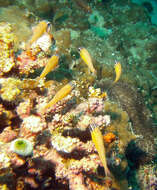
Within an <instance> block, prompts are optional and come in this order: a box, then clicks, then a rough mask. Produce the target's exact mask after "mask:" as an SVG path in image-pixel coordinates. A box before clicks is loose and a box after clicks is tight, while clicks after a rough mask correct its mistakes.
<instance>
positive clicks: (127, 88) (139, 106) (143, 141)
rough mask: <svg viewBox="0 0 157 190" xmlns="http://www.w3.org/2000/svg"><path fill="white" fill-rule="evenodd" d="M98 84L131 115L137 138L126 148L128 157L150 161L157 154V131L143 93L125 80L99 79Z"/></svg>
mask: <svg viewBox="0 0 157 190" xmlns="http://www.w3.org/2000/svg"><path fill="white" fill-rule="evenodd" d="M96 85H97V86H98V87H100V88H101V89H102V90H104V91H105V90H108V96H109V99H111V100H112V101H114V102H117V103H119V105H120V107H122V109H123V110H124V111H126V112H127V114H128V116H129V119H130V122H131V128H132V129H131V131H132V133H133V134H134V135H136V140H135V141H134V142H130V144H129V145H128V147H127V149H126V151H127V153H126V154H127V155H128V159H131V160H132V159H133V158H135V160H132V161H135V162H136V164H137V163H141V164H143V163H146V162H150V161H151V160H152V159H153V158H154V156H155V154H156V147H155V146H156V145H155V143H154V139H155V137H156V136H157V131H155V129H154V128H153V127H152V121H151V114H150V112H149V111H148V109H147V108H146V106H145V104H144V100H143V97H142V95H141V94H140V93H139V92H138V91H137V89H136V88H135V87H133V86H132V85H130V84H127V83H125V82H118V83H117V84H114V85H111V81H109V80H101V81H97V82H96ZM109 86H110V88H109V89H108V87H109ZM132 155H134V156H135V157H134V156H132ZM136 164H135V165H136Z"/></svg>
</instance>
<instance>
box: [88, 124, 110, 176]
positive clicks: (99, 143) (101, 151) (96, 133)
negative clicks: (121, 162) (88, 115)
mask: <svg viewBox="0 0 157 190" xmlns="http://www.w3.org/2000/svg"><path fill="white" fill-rule="evenodd" d="M90 132H91V137H92V141H93V143H94V144H95V148H96V150H97V151H98V155H99V157H100V160H101V162H102V164H103V166H104V170H105V174H106V176H110V171H109V169H108V167H107V160H106V151H105V146H104V141H103V136H102V134H101V131H100V129H99V127H98V126H96V124H94V123H93V124H91V125H90Z"/></svg>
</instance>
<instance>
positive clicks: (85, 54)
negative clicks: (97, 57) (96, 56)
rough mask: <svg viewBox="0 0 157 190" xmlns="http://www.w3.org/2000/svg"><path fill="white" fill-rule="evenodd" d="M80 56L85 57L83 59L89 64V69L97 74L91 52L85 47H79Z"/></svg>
mask: <svg viewBox="0 0 157 190" xmlns="http://www.w3.org/2000/svg"><path fill="white" fill-rule="evenodd" d="M79 52H80V57H81V58H82V59H83V61H84V62H85V63H86V64H87V66H88V68H89V70H90V71H91V72H92V73H93V74H94V75H96V70H95V68H94V66H93V63H92V59H91V56H90V54H89V52H88V51H87V50H86V49H85V48H79Z"/></svg>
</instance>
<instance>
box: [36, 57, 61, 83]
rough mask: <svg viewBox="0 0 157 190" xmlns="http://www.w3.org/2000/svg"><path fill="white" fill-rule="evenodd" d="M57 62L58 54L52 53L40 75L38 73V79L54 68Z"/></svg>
mask: <svg viewBox="0 0 157 190" xmlns="http://www.w3.org/2000/svg"><path fill="white" fill-rule="evenodd" d="M58 62H59V56H58V55H53V56H52V57H51V58H50V59H49V61H48V63H47V64H46V66H45V68H44V70H43V71H42V73H41V75H40V77H39V78H40V79H41V78H44V77H45V76H46V75H47V74H48V73H49V72H50V71H52V70H54V69H55V68H56V67H57V66H58Z"/></svg>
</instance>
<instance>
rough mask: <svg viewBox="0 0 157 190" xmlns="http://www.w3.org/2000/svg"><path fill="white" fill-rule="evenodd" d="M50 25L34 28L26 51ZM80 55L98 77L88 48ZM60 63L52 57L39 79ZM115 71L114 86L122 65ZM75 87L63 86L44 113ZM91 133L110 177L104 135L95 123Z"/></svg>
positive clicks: (116, 65)
mask: <svg viewBox="0 0 157 190" xmlns="http://www.w3.org/2000/svg"><path fill="white" fill-rule="evenodd" d="M48 24H49V23H48V22H46V21H41V22H40V23H39V24H38V25H37V26H36V27H35V28H34V30H33V36H32V38H31V39H30V40H29V42H28V44H27V45H26V49H29V48H31V45H32V44H33V43H34V42H35V41H36V40H37V39H38V38H40V37H41V36H42V35H43V34H44V33H45V32H46V31H47V29H48ZM79 53H80V57H81V59H82V60H83V61H84V63H85V64H86V65H87V66H88V68H89V70H90V72H91V73H93V74H94V75H96V74H97V71H96V69H95V68H94V66H93V62H92V58H91V56H90V54H89V52H88V50H87V49H86V48H84V47H82V48H79ZM58 63H59V55H52V57H51V58H50V59H49V61H48V63H47V64H46V66H45V68H44V70H43V71H42V73H41V75H40V77H39V79H43V78H44V77H46V75H47V74H48V73H49V72H51V71H53V70H54V69H55V68H56V67H57V66H58ZM114 69H115V74H116V77H115V80H114V81H113V84H115V83H116V82H117V81H119V79H120V76H121V73H122V67H121V63H120V62H116V63H115V66H114ZM74 87H75V83H74V81H71V82H69V83H67V84H66V85H65V86H63V87H62V88H61V89H60V90H59V91H58V92H57V93H56V94H55V96H54V97H53V98H52V100H50V102H48V103H47V104H46V106H44V108H43V113H44V112H45V111H46V110H47V109H48V108H50V107H52V106H54V105H55V104H56V103H58V102H59V101H61V100H62V99H63V98H65V97H66V96H67V95H68V94H70V93H71V91H72V90H73V89H74ZM90 133H91V138H92V141H93V143H94V145H95V148H96V150H97V152H98V155H99V157H100V160H101V162H102V164H103V167H104V170H105V174H106V176H110V171H109V169H108V166H107V159H106V151H105V146H104V140H103V136H102V133H101V131H100V129H99V127H98V126H96V124H94V123H91V124H90Z"/></svg>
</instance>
